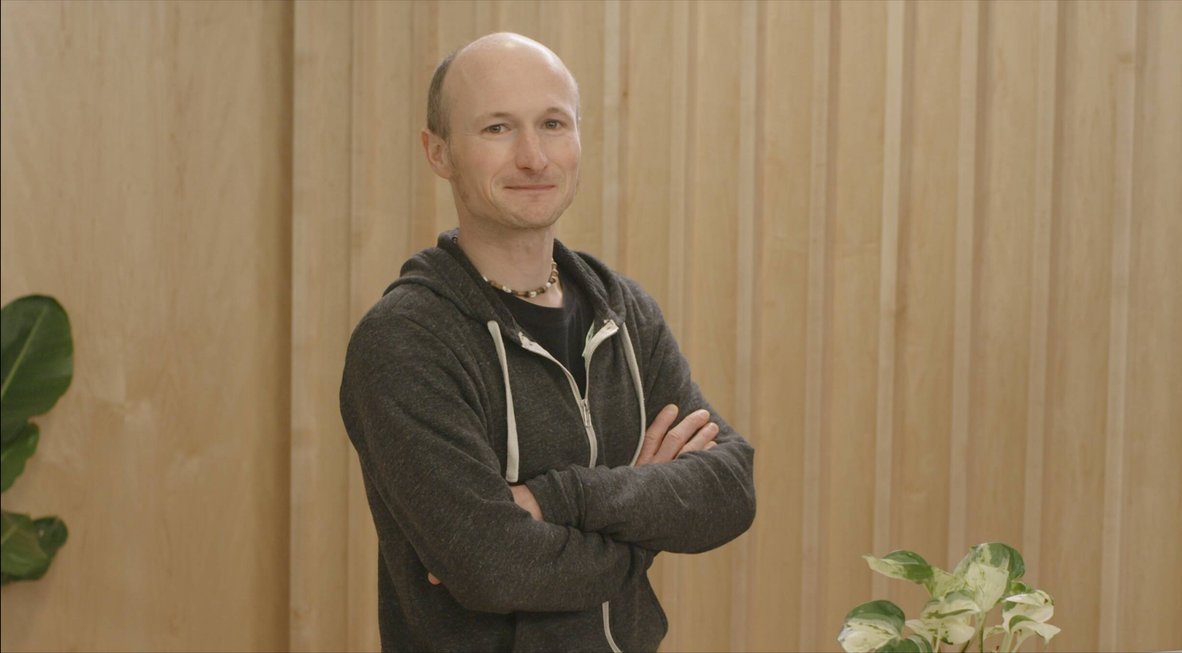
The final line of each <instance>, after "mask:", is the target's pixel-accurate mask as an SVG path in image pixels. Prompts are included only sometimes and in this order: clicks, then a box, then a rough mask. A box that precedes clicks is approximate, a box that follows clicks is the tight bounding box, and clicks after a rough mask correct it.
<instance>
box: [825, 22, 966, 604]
mask: <svg viewBox="0 0 1182 653" xmlns="http://www.w3.org/2000/svg"><path fill="white" fill-rule="evenodd" d="M971 7H972V6H970V8H971ZM967 10H968V9H967V8H966V7H965V5H963V4H960V3H921V4H916V5H915V7H914V12H915V13H914V29H913V34H914V36H913V37H912V38H910V39H908V44H909V45H910V47H911V48H912V56H911V58H910V61H911V66H910V75H911V77H910V83H909V84H908V86H907V89H908V97H907V105H906V106H907V107H908V112H907V115H908V120H909V128H908V131H907V135H908V137H907V140H906V142H905V143H904V148H905V155H906V156H907V164H908V166H907V179H906V184H905V185H904V186H903V199H902V201H903V202H904V208H903V210H902V211H901V215H902V217H901V219H900V225H899V273H898V274H899V281H898V284H899V289H898V295H899V299H898V301H899V305H900V306H901V309H900V311H899V312H898V315H897V320H898V325H897V326H896V327H895V333H896V337H897V342H896V343H895V345H894V346H895V347H896V348H897V351H898V353H897V362H896V375H897V378H896V381H895V384H896V388H895V395H896V405H895V420H896V422H895V427H894V428H895V434H896V437H895V447H894V448H895V453H894V458H893V463H894V465H895V469H896V472H897V473H896V476H895V479H896V480H895V484H894V488H893V493H892V501H893V503H894V508H895V510H894V514H893V515H892V524H891V526H892V528H891V535H892V543H891V547H890V548H891V549H895V548H904V549H911V550H914V551H917V552H921V555H924V553H923V552H927V553H926V555H928V556H930V557H929V558H928V559H929V561H931V562H933V563H934V564H938V565H940V566H947V565H952V564H955V562H956V560H957V559H958V558H959V555H963V551H958V552H957V553H956V554H954V557H953V558H952V559H949V554H948V542H949V538H950V537H951V532H950V523H949V519H950V517H951V514H950V505H951V504H952V502H953V497H955V496H956V495H957V494H958V493H962V492H963V491H961V490H958V484H959V483H963V482H964V480H963V479H958V478H957V473H956V472H955V471H954V470H953V469H950V467H951V464H953V460H952V458H951V450H952V446H953V444H952V443H953V437H954V436H953V429H952V404H953V384H954V374H953V368H954V361H953V355H954V351H955V347H954V345H955V342H954V340H955V326H956V325H955V306H956V303H957V301H958V300H957V298H956V285H955V282H956V278H957V274H958V269H957V267H956V256H957V223H958V220H957V193H958V183H959V181H958V180H959V178H960V177H961V175H962V171H961V170H960V166H961V164H962V158H961V157H962V154H964V152H963V151H962V149H961V147H960V129H961V128H962V127H963V125H962V122H961V119H962V116H961V110H962V104H963V102H962V94H961V93H960V91H961V90H962V89H961V84H962V82H963V81H964V80H963V79H962V77H963V68H964V65H963V64H964V63H965V62H963V61H962V56H961V55H962V49H963V46H964V44H963V42H962V40H961V39H962V38H963V34H962V28H963V23H964V22H965V11H967ZM970 52H975V50H970ZM962 278H963V274H962ZM960 487H964V486H963V485H962V486H960ZM883 553H885V551H882V552H878V554H879V555H881V554H883ZM888 585H889V586H890V594H889V596H890V597H891V598H892V599H893V600H896V601H897V602H899V603H900V605H901V606H902V607H903V608H904V610H905V611H906V612H907V613H908V614H912V613H914V612H916V611H918V610H919V609H920V608H921V607H922V601H920V599H921V598H922V596H919V595H917V594H916V593H914V592H911V589H912V588H908V587H906V586H900V584H899V583H889V584H888ZM839 618H840V617H839Z"/></svg>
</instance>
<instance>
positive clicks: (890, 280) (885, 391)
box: [872, 0, 910, 596]
mask: <svg viewBox="0 0 1182 653" xmlns="http://www.w3.org/2000/svg"><path fill="white" fill-rule="evenodd" d="M909 14H910V11H909V7H908V5H906V4H904V3H903V2H902V1H901V0H897V1H895V2H891V3H890V5H889V6H888V7H887V24H886V32H887V44H886V76H885V80H886V98H885V100H884V104H885V106H884V108H883V125H882V138H883V165H882V248H881V251H880V254H879V272H878V279H879V281H878V362H877V368H878V379H877V381H878V388H877V393H878V395H877V397H876V403H875V407H874V535H873V539H874V551H876V552H882V551H888V550H889V546H890V539H891V532H890V528H891V484H892V476H893V474H892V472H893V471H894V465H893V464H892V457H893V455H894V433H895V411H894V408H895V356H896V348H895V324H896V315H897V312H898V299H899V291H898V288H899V286H898V275H899V212H900V208H901V198H902V186H903V183H904V181H905V179H904V177H905V175H906V162H905V160H904V158H903V140H904V138H905V134H904V129H905V127H906V125H907V123H906V121H905V120H904V111H905V109H904V104H903V102H904V97H905V96H906V94H907V89H906V88H905V85H906V79H907V75H906V71H907V63H908V62H907V56H906V55H907V51H908V48H907V37H908V34H907V32H908V29H907V28H908V22H909V21H908V18H909ZM886 581H887V578H886V577H885V576H882V575H876V576H875V577H874V580H873V583H872V588H873V590H874V594H875V595H876V596H881V595H884V594H885V593H886V590H887V582H886Z"/></svg>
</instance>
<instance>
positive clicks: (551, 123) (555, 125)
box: [542, 120, 562, 129]
mask: <svg viewBox="0 0 1182 653" xmlns="http://www.w3.org/2000/svg"><path fill="white" fill-rule="evenodd" d="M542 124H543V125H544V126H545V127H546V129H561V128H562V122H561V121H559V120H547V121H546V122H544V123H542Z"/></svg>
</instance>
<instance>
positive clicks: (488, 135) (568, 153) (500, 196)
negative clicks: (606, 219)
mask: <svg viewBox="0 0 1182 653" xmlns="http://www.w3.org/2000/svg"><path fill="white" fill-rule="evenodd" d="M468 54H470V55H471V56H469V57H468V58H466V59H463V60H461V59H459V58H457V60H456V62H455V63H454V64H453V66H452V68H451V69H450V70H449V71H448V76H447V79H446V80H445V83H444V101H445V102H446V103H447V106H448V120H449V124H450V127H451V138H450V140H449V142H448V144H447V145H446V146H445V149H446V152H445V157H444V160H445V164H444V165H443V166H442V168H443V170H442V171H441V174H442V175H443V176H444V177H445V178H447V179H449V180H450V181H451V183H452V189H453V192H454V194H455V197H456V208H457V210H458V211H459V213H460V218H461V223H463V222H465V221H479V222H480V223H482V226H484V227H492V228H494V229H503V228H510V229H537V228H544V227H549V226H550V225H552V224H554V222H555V221H556V220H558V217H559V216H560V215H562V212H563V211H565V210H566V208H567V207H568V206H570V203H571V200H573V199H574V195H575V190H576V188H577V186H578V180H579V158H580V156H581V154H582V146H581V144H580V142H579V130H578V123H577V121H576V115H577V110H578V95H577V90H576V89H575V86H574V82H573V80H572V79H571V78H570V75H569V73H567V72H566V71H565V69H564V68H562V67H561V63H558V62H556V61H554V60H552V59H548V58H547V57H546V56H544V55H543V54H542V53H541V52H539V51H537V50H536V49H534V48H533V47H530V46H528V45H524V44H517V43H514V44H510V45H508V46H502V47H497V48H491V49H488V50H482V51H478V52H473V53H468ZM437 170H439V168H437ZM465 219H466V220H465Z"/></svg>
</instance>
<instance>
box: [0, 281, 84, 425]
mask: <svg viewBox="0 0 1182 653" xmlns="http://www.w3.org/2000/svg"><path fill="white" fill-rule="evenodd" d="M73 376H74V340H73V338H72V337H71V335H70V318H69V317H68V316H67V315H66V311H65V309H63V308H62V306H61V304H59V303H57V300H55V299H53V298H52V297H46V296H44V295H30V296H27V297H21V298H20V299H17V300H16V301H13V302H11V303H9V304H8V305H7V306H5V307H4V308H3V310H2V311H0V442H3V443H4V444H7V443H8V442H10V441H12V440H14V439H16V438H17V437H18V436H19V435H20V434H21V431H22V426H23V425H24V424H25V422H27V421H29V418H30V417H33V416H35V415H40V414H42V413H44V412H46V411H48V410H49V409H50V408H53V405H54V404H55V403H57V400H58V398H60V397H61V396H62V393H64V392H65V391H66V388H68V387H70V380H71V379H72V378H73Z"/></svg>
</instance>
